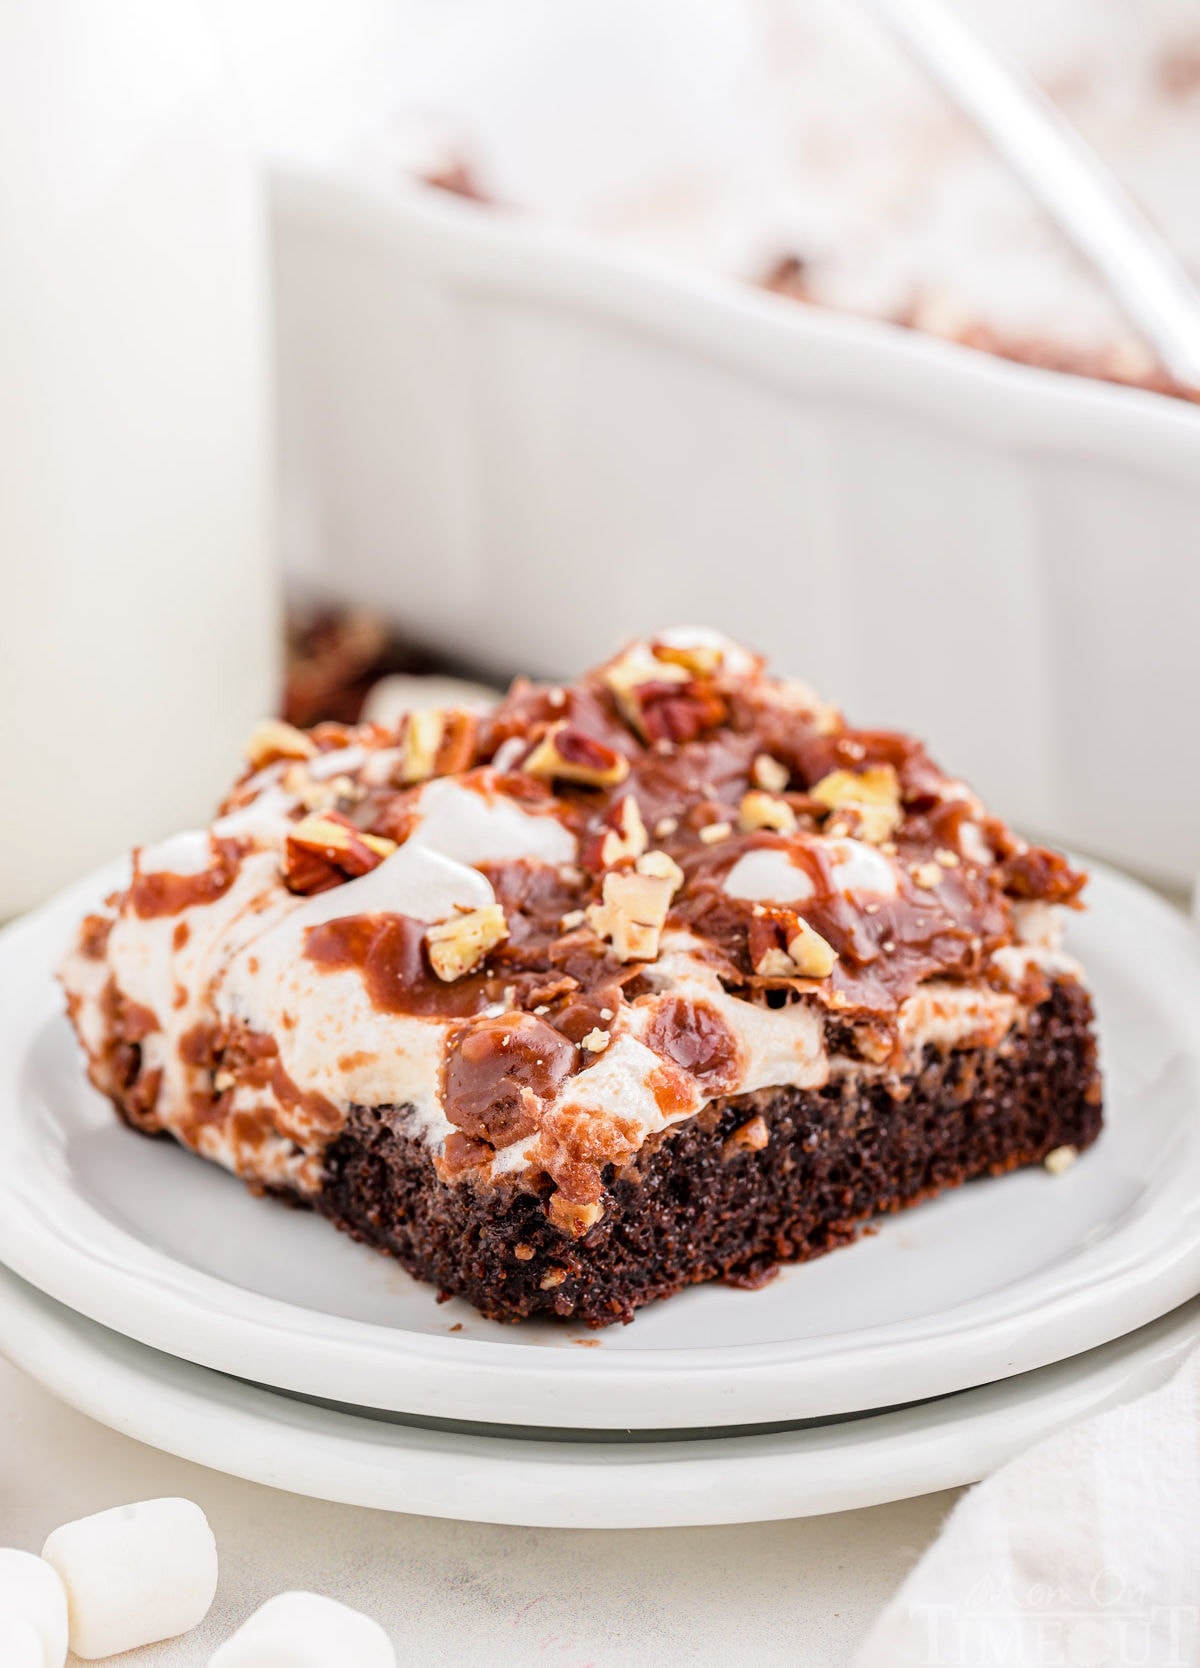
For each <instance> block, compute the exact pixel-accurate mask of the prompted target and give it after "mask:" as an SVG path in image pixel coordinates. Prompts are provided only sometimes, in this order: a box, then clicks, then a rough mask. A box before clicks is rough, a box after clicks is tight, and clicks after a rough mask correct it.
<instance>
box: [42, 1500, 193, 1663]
mask: <svg viewBox="0 0 1200 1668" xmlns="http://www.w3.org/2000/svg"><path fill="white" fill-rule="evenodd" d="M42 1556H43V1558H45V1559H46V1561H47V1562H48V1563H50V1564H52V1565H53V1566H54V1568H55V1569H56V1570H57V1571H58V1574H59V1575H60V1576H61V1578H62V1582H63V1585H64V1587H65V1588H66V1590H67V1604H68V1608H69V1612H70V1630H71V1649H72V1650H73V1651H75V1652H76V1654H77V1655H79V1656H81V1657H83V1658H84V1659H85V1660H87V1661H92V1660H93V1659H95V1658H97V1657H105V1656H114V1655H116V1653H117V1652H118V1651H127V1650H135V1649H137V1648H138V1647H139V1646H142V1645H153V1644H157V1643H158V1642H159V1641H161V1640H163V1639H173V1638H174V1637H175V1636H176V1634H180V1633H188V1632H190V1631H191V1629H192V1628H194V1627H195V1626H196V1625H197V1623H199V1622H201V1621H203V1619H204V1617H205V1616H206V1615H207V1614H208V1609H209V1606H210V1605H211V1604H212V1601H213V1595H214V1594H215V1592H216V1589H217V1549H216V1545H215V1543H214V1540H213V1534H212V1530H211V1529H210V1528H209V1526H208V1523H207V1521H206V1519H205V1517H204V1513H203V1512H202V1511H201V1510H200V1508H199V1506H197V1505H196V1504H195V1502H194V1501H192V1500H187V1499H180V1498H178V1497H172V1496H166V1497H160V1498H157V1499H153V1500H140V1501H135V1502H128V1503H127V1502H122V1503H120V1504H118V1505H114V1506H109V1507H108V1508H106V1509H105V1510H104V1511H100V1512H94V1513H90V1514H88V1515H87V1516H85V1517H81V1518H76V1519H74V1520H72V1521H71V1522H69V1523H62V1524H60V1525H59V1526H58V1528H57V1529H55V1530H53V1531H52V1532H51V1534H50V1535H49V1537H48V1538H47V1540H46V1544H45V1546H44V1547H43V1548H42Z"/></svg>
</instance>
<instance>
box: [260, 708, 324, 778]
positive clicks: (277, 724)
mask: <svg viewBox="0 0 1200 1668" xmlns="http://www.w3.org/2000/svg"><path fill="white" fill-rule="evenodd" d="M316 751H317V748H316V743H315V742H314V741H313V739H312V737H311V736H308V735H306V734H305V733H304V731H303V730H298V729H297V728H296V726H295V725H294V724H285V723H284V721H283V720H282V718H264V719H263V721H262V723H261V724H256V725H255V726H254V728H253V730H252V731H251V732H250V735H249V737H248V739H247V741H246V757H247V759H248V760H249V761H250V763H251V764H252V765H253V766H254V768H255V770H262V769H263V767H264V766H265V765H269V764H274V763H275V761H276V759H311V758H312V756H313V754H314V753H315V752H316Z"/></svg>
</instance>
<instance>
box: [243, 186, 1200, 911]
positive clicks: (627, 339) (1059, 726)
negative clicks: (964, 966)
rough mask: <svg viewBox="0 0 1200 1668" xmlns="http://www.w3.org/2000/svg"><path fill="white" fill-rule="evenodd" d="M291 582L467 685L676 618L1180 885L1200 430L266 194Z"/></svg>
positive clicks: (548, 243) (554, 667)
mask: <svg viewBox="0 0 1200 1668" xmlns="http://www.w3.org/2000/svg"><path fill="white" fill-rule="evenodd" d="M274 204H275V225H276V237H277V258H278V278H277V282H278V292H279V329H280V375H281V385H282V403H283V410H282V436H283V441H282V444H283V452H282V458H283V476H284V502H285V526H286V528H287V530H288V542H289V559H290V562H291V566H292V569H293V572H294V574H295V575H296V577H297V578H298V579H300V580H301V581H303V582H306V583H308V584H309V585H311V586H314V587H316V588H318V589H321V590H324V591H326V592H331V593H333V594H335V595H336V596H338V597H341V598H344V599H346V600H347V601H351V600H352V601H355V602H359V603H365V604H368V605H371V606H375V607H381V608H385V609H387V610H388V611H389V612H391V613H393V614H394V615H395V616H396V617H397V618H398V619H399V620H401V621H403V623H404V624H405V625H406V626H407V627H409V628H410V629H411V630H412V631H414V632H415V633H418V634H419V635H421V636H423V637H425V638H427V639H428V640H430V641H431V642H433V643H435V644H437V645H438V646H440V647H441V648H442V649H444V650H446V651H449V652H450V653H452V654H455V655H457V656H460V657H463V658H464V659H466V660H468V661H470V662H472V663H474V664H475V665H477V666H479V667H482V668H484V669H487V670H490V671H493V672H499V673H503V672H507V671H511V670H513V669H515V668H523V669H528V670H530V671H533V672H539V673H547V674H551V675H554V674H558V673H561V672H566V671H570V670H572V669H574V668H578V667H579V666H581V665H584V664H586V663H588V662H589V661H591V660H593V659H596V658H598V657H600V656H602V655H604V654H605V653H606V652H608V651H609V650H610V649H611V648H612V647H613V645H614V644H615V643H616V642H618V641H619V640H620V639H621V638H622V637H624V636H626V635H629V634H630V633H633V632H635V631H641V630H644V629H646V628H649V627H655V626H661V625H664V624H666V623H668V622H672V621H681V620H684V621H705V622H710V623H712V624H715V625H719V626H721V627H723V628H724V629H725V630H726V631H728V632H730V633H731V634H733V635H734V636H737V637H742V638H744V639H746V640H747V641H748V642H750V643H753V644H754V645H756V646H757V647H759V648H761V649H763V650H765V651H767V652H768V653H769V654H770V655H771V656H772V657H773V659H774V660H775V661H777V662H778V664H779V665H780V667H781V668H785V669H787V670H788V671H791V672H794V673H797V674H799V675H802V676H805V677H807V678H808V679H809V680H810V681H811V682H813V683H814V684H816V685H817V686H819V687H820V688H822V689H824V690H827V691H829V692H830V693H832V694H834V695H835V697H836V698H837V699H838V700H839V701H840V702H841V703H842V704H844V705H845V706H846V707H847V708H848V709H849V710H850V711H851V713H852V714H853V715H854V717H855V719H856V720H857V721H859V722H872V721H878V722H880V723H886V724H896V725H904V726H909V727H912V728H914V729H916V730H917V731H919V732H921V733H922V734H924V735H926V736H927V737H928V738H929V740H930V743H931V746H932V748H933V749H934V751H935V752H936V754H937V755H938V756H939V757H940V758H941V759H942V760H943V761H944V762H945V763H946V764H947V765H948V766H949V767H950V768H952V769H956V770H960V771H961V772H962V773H963V774H964V775H966V776H969V777H970V778H971V779H972V781H973V782H974V783H975V784H976V785H977V786H978V787H979V788H980V790H981V791H982V792H983V793H984V794H985V795H986V796H988V797H989V798H991V799H992V800H993V801H994V802H995V803H996V805H997V806H998V807H999V808H1002V809H1003V811H1004V812H1005V813H1006V814H1007V815H1009V816H1010V817H1012V818H1013V819H1014V820H1016V821H1018V822H1020V823H1022V824H1023V825H1024V826H1026V827H1027V828H1029V829H1032V830H1036V831H1038V832H1040V833H1043V834H1045V835H1049V836H1053V837H1055V838H1058V839H1061V840H1064V841H1068V842H1071V843H1073V844H1075V845H1078V846H1081V847H1083V848H1085V849H1088V850H1092V851H1095V852H1098V853H1101V854H1103V855H1105V856H1108V857H1110V858H1113V859H1115V860H1117V861H1119V862H1124V863H1127V864H1130V865H1133V866H1135V867H1137V868H1140V869H1142V870H1145V871H1149V872H1151V873H1157V874H1159V875H1161V876H1163V877H1164V878H1167V879H1175V880H1182V879H1183V878H1184V877H1186V876H1188V875H1190V874H1191V873H1192V872H1193V871H1194V870H1195V867H1196V864H1197V860H1198V858H1200V768H1198V766H1197V749H1196V747H1195V744H1194V740H1193V730H1194V726H1195V724H1196V721H1197V719H1198V718H1200V539H1198V535H1197V528H1198V526H1200V412H1197V411H1196V410H1194V409H1192V408H1190V407H1188V406H1186V405H1183V404H1181V403H1178V402H1173V401H1170V400H1167V399H1165V398H1162V397H1160V396H1157V395H1149V394H1142V393H1139V392H1135V391H1129V390H1124V389H1117V388H1111V387H1107V386H1105V385H1102V384H1099V383H1092V382H1087V381H1083V380H1080V379H1076V378H1071V377H1065V376H1061V375H1058V374H1054V373H1048V372H1040V371H1036V370H1031V369H1028V368H1025V367H1022V366H1015V365H1009V364H1006V363H1003V362H1000V361H997V360H993V359H989V358H987V357H985V356H983V355H981V354H977V353H974V352H972V351H970V350H966V349H959V348H956V347H953V346H950V345H948V344H945V343H941V342H937V341H935V340H932V339H929V338H926V337H922V336H917V335H915V334H913V333H911V332H906V331H903V330H899V329H894V328H892V327H889V326H886V325H880V324H874V323H869V322H864V321H860V320H856V319H852V318H848V317H843V316H841V315H837V314H834V313H829V312H824V311H818V310H815V309H809V308H805V307H803V306H800V305H797V304H796V303H794V302H790V301H785V300H782V299H779V298H777V297H774V296H771V295H767V294H762V293H759V292H757V291H755V290H753V289H751V288H749V287H746V286H740V285H738V284H736V283H734V282H732V281H728V280H722V279H719V278H715V277H709V276H704V275H700V274H696V273H691V272H688V271H682V270H678V269H676V268H674V267H664V266H662V265H660V264H657V263H655V262H653V261H651V260H648V259H646V258H644V257H635V256H629V255H623V254H618V253H614V252H611V251H609V250H607V249H601V248H598V247H595V246H594V245H592V244H590V243H585V242H583V241H581V240H579V239H577V238H574V237H572V236H571V235H569V234H564V233H562V232H561V231H555V230H553V229H551V228H547V227H545V226H543V225H540V224H537V223H535V222H532V221H530V220H528V219H525V218H522V217H521V216H519V215H515V214H506V213H503V212H500V211H489V210H482V209H480V208H478V207H476V206H474V205H471V204H468V203H463V202H460V201H458V200H456V199H452V198H449V197H446V196H445V195H444V194H440V193H433V192H422V191H419V190H407V191H405V192H403V193H401V192H397V193H394V194H384V193H383V192H380V191H377V190H374V189H370V188H364V187H351V186H347V185H345V184H342V183H338V182H333V181H327V180H320V179H316V178H302V177H299V176H297V175H294V174H292V175H281V176H279V177H278V178H277V179H276V181H275V189H274Z"/></svg>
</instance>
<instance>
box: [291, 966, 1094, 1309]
mask: <svg viewBox="0 0 1200 1668" xmlns="http://www.w3.org/2000/svg"><path fill="white" fill-rule="evenodd" d="M758 1120H761V1123H762V1125H764V1126H765V1136H766V1141H765V1144H764V1145H761V1146H758V1145H757V1144H756V1143H757V1141H758V1140H760V1139H761V1138H762V1134H761V1132H760V1130H759V1129H758V1128H757V1121H758ZM1100 1122H1101V1113H1100V1092H1099V1079H1098V1076H1097V1072H1096V1048H1095V1042H1094V1040H1093V1036H1092V1032H1091V1002H1090V999H1089V997H1088V994H1087V992H1086V990H1085V989H1084V988H1083V987H1082V986H1081V985H1079V984H1077V983H1075V982H1074V981H1064V982H1061V983H1057V984H1055V985H1054V986H1053V988H1052V991H1051V994H1050V996H1049V998H1048V999H1047V1000H1046V1001H1045V1002H1044V1003H1042V1005H1041V1006H1040V1007H1038V1008H1036V1009H1035V1010H1034V1011H1033V1012H1032V1014H1031V1015H1030V1017H1029V1021H1028V1024H1027V1027H1026V1028H1025V1030H1024V1031H1023V1032H1022V1033H1021V1034H1018V1035H1015V1036H1012V1037H1010V1038H1009V1039H1008V1040H1006V1042H1005V1043H1004V1044H1003V1045H1001V1046H1000V1047H999V1048H995V1049H961V1050H950V1051H946V1050H942V1049H938V1048H935V1047H928V1048H927V1049H926V1050H925V1057H924V1062H923V1065H922V1067H921V1069H920V1071H919V1072H916V1073H915V1074H911V1075H909V1076H907V1077H905V1078H904V1079H902V1080H901V1081H900V1082H890V1083H889V1082H888V1081H886V1080H883V1079H880V1080H878V1081H877V1082H875V1083H871V1082H870V1081H868V1080H864V1079H861V1078H854V1077H845V1078H843V1079H841V1080H840V1081H837V1082H831V1083H829V1084H828V1085H827V1086H826V1087H824V1088H822V1089H815V1090H808V1089H792V1088H785V1089H778V1090H760V1091H759V1092H757V1093H755V1094H752V1095H741V1096H735V1097H732V1098H729V1099H725V1100H716V1101H713V1102H712V1103H711V1104H710V1105H709V1106H708V1107H707V1108H705V1110H704V1111H703V1112H701V1113H700V1114H699V1115H698V1116H697V1117H696V1118H694V1119H693V1120H692V1121H691V1122H690V1123H688V1124H687V1125H686V1126H684V1127H683V1128H681V1129H678V1130H676V1131H673V1132H671V1133H669V1134H666V1135H664V1136H662V1137H661V1138H660V1139H659V1140H658V1142H657V1144H656V1145H655V1146H654V1149H653V1150H652V1151H647V1150H646V1149H645V1148H644V1149H643V1151H642V1153H641V1155H640V1156H639V1158H638V1160H637V1163H636V1164H635V1165H632V1166H630V1167H629V1168H628V1169H627V1170H626V1171H625V1172H624V1173H622V1174H619V1175H616V1174H614V1175H610V1176H608V1177H607V1178H606V1186H607V1196H608V1200H609V1208H608V1209H607V1210H606V1211H605V1214H604V1216H603V1217H602V1218H601V1220H600V1221H599V1223H597V1225H596V1226H595V1227H594V1228H592V1229H591V1230H590V1232H589V1233H588V1234H587V1235H585V1236H584V1237H583V1238H582V1239H579V1240H571V1239H569V1238H566V1237H565V1236H564V1235H563V1234H562V1233H560V1232H559V1231H558V1230H557V1229H556V1228H554V1227H553V1226H552V1225H551V1224H550V1222H549V1221H548V1220H547V1216H546V1205H545V1199H544V1198H543V1197H542V1196H541V1195H540V1194H539V1193H538V1192H536V1191H529V1190H524V1189H521V1188H515V1187H513V1188H502V1187H501V1188H497V1187H488V1188H485V1189H476V1188H473V1187H464V1186H457V1187H447V1186H445V1185H444V1184H443V1183H441V1182H439V1180H438V1179H437V1176H436V1175H435V1173H434V1171H433V1169H432V1167H431V1165H430V1163H429V1159H428V1155H427V1152H426V1150H425V1148H424V1146H423V1145H422V1143H421V1142H420V1141H417V1140H414V1139H413V1138H412V1137H411V1136H409V1135H407V1134H406V1133H405V1124H406V1118H405V1116H404V1113H403V1109H401V1111H400V1112H399V1113H397V1110H396V1109H395V1108H391V1107H386V1106H384V1107H356V1108H355V1109H354V1110H353V1111H352V1112H351V1114H350V1116H349V1118H348V1120H347V1122H346V1127H345V1129H344V1130H343V1132H342V1133H341V1135H339V1136H338V1138H337V1139H336V1140H335V1141H334V1142H333V1144H332V1145H331V1147H330V1148H329V1150H328V1152H327V1154H326V1166H327V1168H326V1176H325V1180H324V1184H323V1186H322V1188H321V1190H320V1192H319V1193H318V1194H317V1196H316V1198H315V1200H314V1203H315V1206H316V1208H317V1210H318V1211H320V1212H321V1213H322V1214H323V1215H325V1216H327V1217H328V1218H329V1219H330V1220H331V1221H333V1222H335V1223H336V1224H337V1225H338V1226H339V1227H341V1228H344V1229H346V1230H348V1231H349V1232H350V1233H351V1234H353V1235H354V1237H355V1238H356V1239H360V1240H365V1241H366V1242H367V1243H369V1244H371V1245H373V1246H375V1247H377V1248H378V1249H379V1250H382V1251H387V1252H389V1253H391V1255H393V1256H394V1257H395V1258H396V1259H397V1261H399V1262H400V1263H401V1264H402V1265H403V1267H404V1268H406V1269H407V1270H408V1271H409V1272H410V1273H411V1274H415V1275H416V1276H418V1277H419V1278H420V1279H423V1280H429V1281H432V1282H433V1283H434V1284H435V1285H437V1286H438V1287H439V1288H440V1289H441V1290H442V1291H443V1292H446V1293H450V1294H453V1295H455V1296H460V1297H465V1298H466V1299H467V1300H468V1301H469V1302H471V1303H473V1304H474V1305H475V1306H476V1307H477V1308H478V1309H480V1310H482V1311H483V1313H484V1314H485V1315H488V1316H491V1317H493V1318H495V1319H498V1320H520V1319H524V1318H526V1317H528V1316H531V1315H554V1316H562V1317H570V1318H572V1319H574V1320H576V1321H582V1322H585V1323H586V1324H587V1325H588V1326H592V1327H602V1326H608V1325H611V1324H612V1323H613V1322H615V1321H629V1320H632V1318H633V1315H634V1312H635V1310H637V1309H639V1308H640V1307H641V1306H642V1305H643V1304H646V1303H650V1302H652V1301H653V1300H654V1299H655V1298H660V1297H668V1296H670V1295H671V1294H673V1293H675V1292H678V1291H680V1290H681V1289H682V1288H683V1287H685V1286H689V1285H695V1284H698V1283H700V1282H702V1281H707V1280H719V1279H723V1280H726V1281H729V1282H731V1283H733V1284H736V1285H742V1286H758V1285H761V1284H763V1283H764V1282H765V1281H766V1280H767V1279H769V1278H770V1277H771V1275H772V1274H773V1273H774V1271H775V1269H776V1268H777V1267H778V1265H779V1264H781V1263H788V1262H800V1261H804V1260H806V1259H808V1258H810V1257H818V1256H820V1255H821V1254H822V1253H823V1252H825V1251H830V1250H832V1249H834V1247H836V1246H839V1245H844V1244H846V1243H847V1242H848V1241H849V1240H851V1239H853V1238H854V1237H855V1235H856V1232H857V1231H858V1229H859V1228H860V1227H861V1226H862V1224H863V1223H864V1222H866V1221H868V1220H869V1219H870V1218H871V1217H873V1216H877V1215H879V1214H880V1213H882V1212H888V1211H896V1210H900V1209H902V1208H903V1207H904V1206H906V1205H911V1204H914V1203H916V1202H917V1201H918V1200H921V1199H924V1198H928V1197H930V1196H932V1195H933V1194H936V1193H940V1192H942V1191H944V1190H945V1189H946V1188H950V1187H955V1186H957V1185H958V1184H959V1183H961V1182H965V1181H969V1180H971V1179H972V1178H973V1177H977V1176H985V1175H999V1174H1001V1173H1003V1172H1004V1171H1008V1170H1013V1169H1017V1168H1019V1167H1020V1166H1022V1165H1027V1164H1035V1163H1038V1162H1040V1161H1041V1160H1042V1159H1043V1158H1044V1157H1045V1156H1046V1154H1047V1153H1048V1152H1050V1151H1052V1150H1053V1149H1055V1148H1058V1147H1063V1146H1066V1147H1073V1148H1075V1149H1081V1148H1083V1147H1086V1146H1088V1145H1090V1143H1091V1142H1092V1141H1094V1140H1095V1139H1096V1136H1097V1135H1098V1134H1099V1132H1100ZM748 1126H755V1127H752V1128H751V1133H750V1134H749V1135H748V1136H747V1135H744V1134H743V1135H741V1136H739V1132H743V1131H746V1130H747V1128H748Z"/></svg>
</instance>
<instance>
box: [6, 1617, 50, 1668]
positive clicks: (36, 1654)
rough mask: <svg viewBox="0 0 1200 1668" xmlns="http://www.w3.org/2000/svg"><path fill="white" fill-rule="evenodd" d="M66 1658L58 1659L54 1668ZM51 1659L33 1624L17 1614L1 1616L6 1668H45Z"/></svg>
mask: <svg viewBox="0 0 1200 1668" xmlns="http://www.w3.org/2000/svg"><path fill="white" fill-rule="evenodd" d="M64 1660H65V1658H63V1657H61V1656H60V1657H56V1658H55V1659H54V1668H62V1663H63V1662H64ZM49 1661H50V1658H49V1657H48V1656H47V1655H46V1653H45V1652H44V1651H43V1649H42V1641H41V1637H40V1635H39V1633H38V1630H37V1629H36V1628H35V1627H34V1625H33V1623H32V1622H27V1621H26V1620H25V1618H24V1616H17V1615H15V1614H12V1615H10V1614H8V1613H7V1612H6V1613H5V1614H4V1615H0V1662H2V1663H3V1664H4V1668H44V1664H46V1663H47V1662H49Z"/></svg>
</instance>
